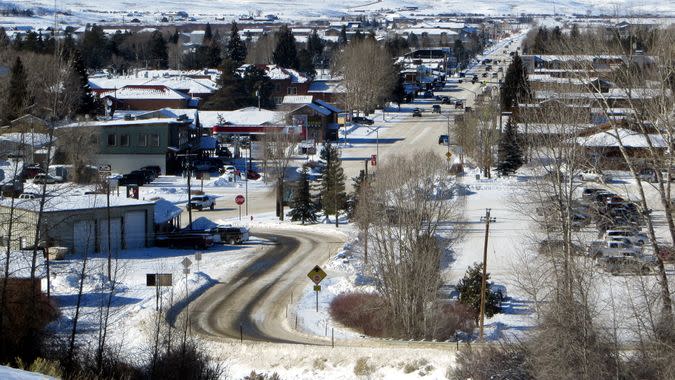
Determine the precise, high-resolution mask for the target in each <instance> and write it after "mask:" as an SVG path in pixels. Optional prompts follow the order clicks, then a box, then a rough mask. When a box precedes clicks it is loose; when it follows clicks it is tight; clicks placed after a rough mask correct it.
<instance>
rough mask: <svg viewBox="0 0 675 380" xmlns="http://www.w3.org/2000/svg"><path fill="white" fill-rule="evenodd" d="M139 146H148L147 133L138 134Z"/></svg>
mask: <svg viewBox="0 0 675 380" xmlns="http://www.w3.org/2000/svg"><path fill="white" fill-rule="evenodd" d="M138 146H148V135H146V134H145V133H141V134H140V135H138Z"/></svg>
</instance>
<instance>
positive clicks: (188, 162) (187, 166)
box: [176, 144, 197, 229]
mask: <svg viewBox="0 0 675 380" xmlns="http://www.w3.org/2000/svg"><path fill="white" fill-rule="evenodd" d="M196 155H197V154H195V153H192V145H190V144H188V146H187V153H185V154H177V155H176V157H185V160H184V161H183V170H184V171H185V172H186V173H187V190H188V206H187V210H188V218H189V219H190V224H189V226H190V229H192V207H190V198H191V197H192V189H191V184H190V177H191V176H192V156H196Z"/></svg>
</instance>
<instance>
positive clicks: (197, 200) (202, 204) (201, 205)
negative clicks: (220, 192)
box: [186, 195, 216, 211]
mask: <svg viewBox="0 0 675 380" xmlns="http://www.w3.org/2000/svg"><path fill="white" fill-rule="evenodd" d="M186 207H187V209H188V210H190V209H197V210H199V211H202V210H203V209H205V208H208V209H211V210H213V209H214V208H215V207H216V198H215V197H214V196H212V195H194V196H192V198H191V199H190V202H188V204H187V206H186Z"/></svg>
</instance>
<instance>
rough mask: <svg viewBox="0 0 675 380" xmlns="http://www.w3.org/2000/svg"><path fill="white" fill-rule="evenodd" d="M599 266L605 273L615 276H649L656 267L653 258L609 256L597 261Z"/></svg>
mask: <svg viewBox="0 0 675 380" xmlns="http://www.w3.org/2000/svg"><path fill="white" fill-rule="evenodd" d="M598 263H599V264H600V266H601V267H602V268H603V269H604V270H605V271H607V272H609V273H611V274H613V275H616V274H640V275H644V274H649V273H651V272H652V269H653V267H654V266H655V265H656V258H655V257H653V256H642V255H641V256H609V257H603V258H600V260H598Z"/></svg>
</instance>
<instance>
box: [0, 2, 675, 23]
mask: <svg viewBox="0 0 675 380" xmlns="http://www.w3.org/2000/svg"><path fill="white" fill-rule="evenodd" d="M2 3H3V4H0V5H5V6H13V5H14V6H18V7H21V8H33V9H37V8H39V7H43V8H44V9H53V7H54V3H55V2H54V1H52V0H5V1H3V2H2ZM281 4H283V7H279V5H281ZM56 6H57V8H58V9H59V10H68V11H70V12H72V13H73V15H74V16H75V14H78V15H81V16H85V18H88V19H92V20H97V19H110V18H111V17H112V18H121V17H122V16H127V15H128V14H133V13H136V12H143V13H146V14H155V13H157V12H175V11H185V12H188V13H189V14H190V15H191V16H195V17H197V18H203V17H209V16H210V17H215V16H221V17H223V16H239V15H248V14H251V15H255V14H258V13H260V14H263V15H265V14H275V15H278V16H279V17H281V18H289V17H312V18H313V17H322V16H324V17H335V16H341V15H344V14H348V13H354V12H360V11H375V10H382V9H385V10H391V11H403V10H404V7H418V9H417V10H416V11H414V12H417V13H425V14H437V13H451V12H462V13H484V14H491V15H499V14H519V13H548V14H551V13H553V12H554V9H555V11H556V12H557V13H568V14H570V13H580V14H586V13H587V12H591V13H593V14H597V13H606V14H614V13H616V14H619V15H631V14H636V13H645V12H649V13H652V14H655V13H656V14H665V15H668V14H670V15H672V14H673V12H674V11H675V3H674V2H672V1H663V0H557V1H550V0H500V1H491V0H477V1H473V2H470V3H467V2H466V1H464V0H285V1H273V0H193V1H191V2H189V3H185V2H184V1H179V0H162V1H147V0H140V1H109V2H104V3H101V2H99V1H96V0H56Z"/></svg>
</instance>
